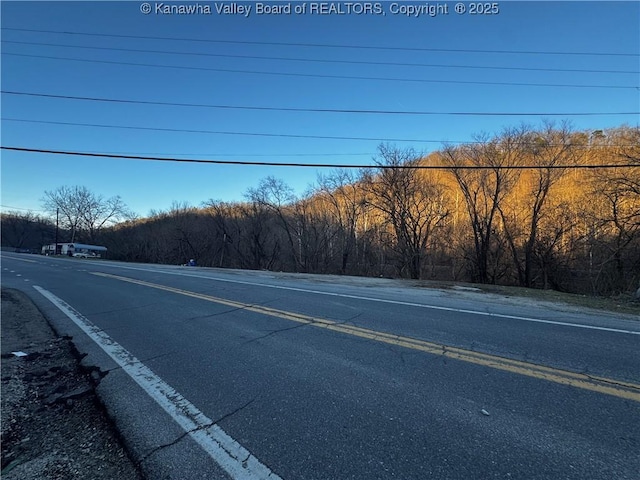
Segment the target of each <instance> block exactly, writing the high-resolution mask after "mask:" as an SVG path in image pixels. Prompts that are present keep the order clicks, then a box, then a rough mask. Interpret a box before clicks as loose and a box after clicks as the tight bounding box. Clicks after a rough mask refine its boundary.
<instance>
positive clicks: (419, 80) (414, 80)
mask: <svg viewBox="0 0 640 480" xmlns="http://www.w3.org/2000/svg"><path fill="white" fill-rule="evenodd" d="M2 54H3V55H10V56H16V57H28V58H42V59H49V60H63V61H71V62H85V63H100V64H106V65H127V66H137V67H152V68H173V69H179V70H195V71H207V72H220V73H241V74H249V75H272V76H284V77H303V78H329V79H335V80H374V81H383V82H408V83H437V84H457V85H497V86H512V87H513V86H516V87H554V88H555V87H562V88H607V89H631V90H638V89H640V87H638V86H636V85H593V84H575V83H526V82H488V81H481V80H449V79H447V80H435V79H426V78H392V77H368V76H354V75H330V74H323V73H299V72H269V71H264V70H238V69H232V68H212V67H194V66H186V65H159V64H153V63H138V62H122V61H113V60H96V59H88V58H69V57H56V56H49V55H30V54H22V53H6V52H2Z"/></svg>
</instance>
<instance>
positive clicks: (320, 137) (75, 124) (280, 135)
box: [1, 117, 634, 156]
mask: <svg viewBox="0 0 640 480" xmlns="http://www.w3.org/2000/svg"><path fill="white" fill-rule="evenodd" d="M1 120H2V121H3V122H23V123H40V124H45V125H63V126H72V127H90V128H93V127H95V128H115V129H123V130H145V131H152V132H175V133H199V134H207V135H209V134H213V135H239V136H251V137H276V138H312V139H318V140H362V141H369V142H371V141H373V142H415V143H439V144H458V143H465V144H475V143H482V142H481V141H473V140H425V139H416V138H376V137H339V136H329V135H296V134H291V133H261V132H231V131H220V130H195V129H186V128H160V127H138V126H134V125H105V124H99V123H79V122H57V121H47V120H28V119H22V118H7V117H2V119H1ZM549 146H557V145H549ZM575 146H576V147H580V145H575ZM610 146H612V147H630V146H634V145H610ZM586 147H587V146H585V148H586ZM309 155H311V154H309ZM318 155H322V154H318ZM270 156H272V155H270Z"/></svg>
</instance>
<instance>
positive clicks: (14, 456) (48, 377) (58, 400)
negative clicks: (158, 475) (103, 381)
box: [1, 288, 142, 480]
mask: <svg viewBox="0 0 640 480" xmlns="http://www.w3.org/2000/svg"><path fill="white" fill-rule="evenodd" d="M1 313H2V324H1V329H2V349H1V351H2V405H1V406H2V409H1V410H2V472H1V474H2V478H3V479H6V480H11V479H20V480H31V479H34V480H35V479H42V478H47V479H85V478H93V479H114V478H118V479H124V480H139V479H141V478H142V477H141V476H140V473H139V470H138V469H137V468H136V467H135V466H134V464H133V463H132V462H131V460H130V458H129V457H128V455H127V453H126V451H125V449H124V448H123V446H122V444H121V442H120V440H119V437H118V434H117V432H116V431H115V429H114V428H113V426H112V424H111V422H110V421H109V419H108V418H107V417H106V414H105V412H104V409H103V408H102V407H101V405H100V403H99V401H98V399H97V397H96V395H95V391H94V381H93V380H92V377H91V375H90V374H89V373H88V372H86V371H83V370H82V369H81V368H80V366H79V361H78V358H77V357H76V356H74V353H73V352H74V351H73V349H72V347H71V343H70V341H69V339H67V338H64V337H62V338H61V337H58V336H57V335H56V334H55V333H54V331H53V330H52V329H51V327H50V326H49V324H48V322H47V320H46V319H45V318H44V316H43V315H42V313H41V312H40V311H39V310H38V309H37V308H36V306H35V305H34V304H33V302H32V301H31V300H30V299H29V298H28V297H27V296H26V295H25V294H24V293H22V292H20V291H18V290H13V289H5V288H3V289H2V312H1ZM14 352H15V353H14Z"/></svg>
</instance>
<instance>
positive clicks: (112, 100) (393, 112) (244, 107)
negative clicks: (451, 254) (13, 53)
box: [0, 90, 640, 117]
mask: <svg viewBox="0 0 640 480" xmlns="http://www.w3.org/2000/svg"><path fill="white" fill-rule="evenodd" d="M0 93H2V94H5V95H22V96H29V97H42V98H55V99H64V100H81V101H88V102H107V103H125V104H140V105H160V106H172V107H197V108H218V109H236V110H264V111H279V112H307V113H309V112H313V113H350V114H376V115H451V116H483V117H484V116H521V117H529V116H545V117H551V116H562V117H568V116H600V115H616V116H617V115H640V111H636V112H451V111H449V112H437V111H416V110H413V111H412V110H364V109H346V108H302V107H264V106H257V105H229V104H207V103H181V102H163V101H157V100H132V99H123V98H105V97H85V96H79V95H55V94H50V93H37V92H20V91H15V90H0Z"/></svg>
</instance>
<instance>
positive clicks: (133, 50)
mask: <svg viewBox="0 0 640 480" xmlns="http://www.w3.org/2000/svg"><path fill="white" fill-rule="evenodd" d="M3 43H4V44H7V43H12V44H18V45H37V46H47V47H64V48H83V49H89V50H102V51H117V52H131V53H159V54H163V55H180V56H195V57H214V58H241V59H245V60H278V61H291V62H306V63H334V64H342V65H344V64H347V65H386V66H393V67H427V68H467V69H481V70H512V71H528V72H567V73H607V74H634V75H637V74H639V73H640V71H638V70H593V69H580V68H531V67H529V68H527V67H497V66H488V65H451V64H438V63H404V62H374V61H365V60H335V59H331V60H327V59H317V58H299V57H272V56H261V55H238V54H234V55H231V54H222V53H205V52H187V51H184V50H183V51H180V52H176V51H168V50H146V49H137V48H116V47H96V46H87V45H68V44H60V43H43V42H19V41H13V40H3ZM4 53H5V54H7V52H4Z"/></svg>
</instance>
